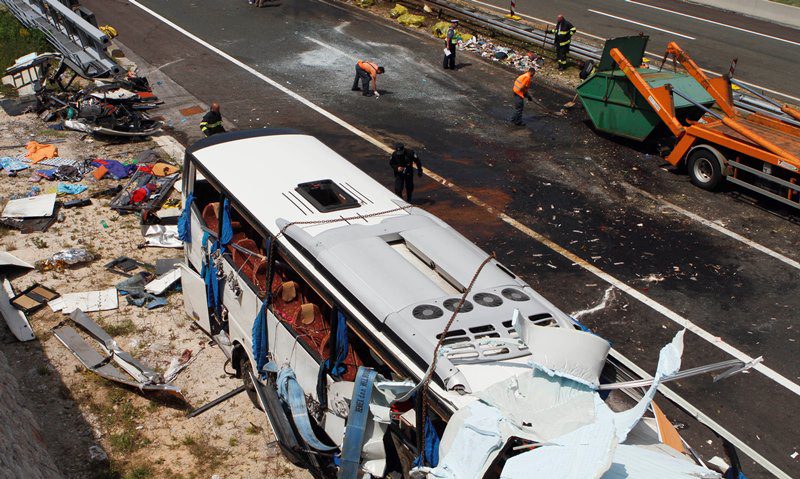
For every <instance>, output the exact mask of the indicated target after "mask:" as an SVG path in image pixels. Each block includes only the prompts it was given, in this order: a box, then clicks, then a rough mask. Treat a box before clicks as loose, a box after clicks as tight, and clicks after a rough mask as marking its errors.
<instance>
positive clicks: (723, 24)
mask: <svg viewBox="0 0 800 479" xmlns="http://www.w3.org/2000/svg"><path fill="white" fill-rule="evenodd" d="M625 1H626V2H627V3H633V4H634V5H641V6H643V7H648V8H652V9H655V10H660V11H662V12H668V13H672V14H674V15H680V16H682V17H686V18H691V19H693V20H698V21H701V22H706V23H711V24H713V25H718V26H720V27H725V28H730V29H732V30H738V31H740V32H745V33H749V34H751V35H758V36H759V37H764V38H769V39H771V40H777V41H779V42H785V43H789V44H791V45H796V46H799V47H800V43H798V42H793V41H791V40H787V39H785V38H780V37H775V36H772V35H767V34H766V33H759V32H754V31H753V30H747V29H746V28H741V27H734V26H733V25H728V24H726V23H720V22H715V21H714V20H707V19H705V18H702V17H696V16H694V15H689V14H688V13H682V12H676V11H674V10H670V9H668V8H662V7H657V6H655V5H648V4H646V3H641V2H636V1H634V0H625Z"/></svg>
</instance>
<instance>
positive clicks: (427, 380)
mask: <svg viewBox="0 0 800 479" xmlns="http://www.w3.org/2000/svg"><path fill="white" fill-rule="evenodd" d="M492 259H494V253H492V254H490V255H489V256H487V257H486V259H484V260H483V262H482V263H481V264H480V266H478V269H477V270H475V274H474V275H472V279H471V280H470V282H469V285H467V289H465V290H464V293H463V294H462V295H461V299H460V300H459V301H458V304H457V305H456V307H455V308H454V309H453V314H452V315H450V320H449V321H447V324H446V325H445V326H444V329H443V330H442V333H441V334H440V335H439V341H437V343H436V347H435V348H433V359H432V360H431V365H430V367H429V371H431V374H426V375H425V377H424V378H423V381H422V413H421V415H420V418H421V422H420V423H419V424H422V427H423V428H424V427H425V419H426V417H427V414H428V391H429V390H430V382H431V379H432V378H433V372H434V371H436V363H438V362H439V350H440V349H441V348H442V344H444V340H445V338H446V337H447V333H448V332H450V327H451V326H452V325H453V322H455V320H456V316H458V313H460V312H461V308H462V307H463V306H464V303H465V302H466V301H467V296H468V295H469V293H470V291H471V290H472V287H473V286H475V281H477V279H478V275H479V274H480V273H481V271H483V268H484V267H485V266H486V265H487V264H489V261H491V260H492ZM418 450H419V451H420V454H423V451H424V449H423V448H422V444H418Z"/></svg>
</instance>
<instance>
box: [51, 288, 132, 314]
mask: <svg viewBox="0 0 800 479" xmlns="http://www.w3.org/2000/svg"><path fill="white" fill-rule="evenodd" d="M47 305H48V306H50V309H52V310H53V312H59V311H61V312H62V313H63V314H70V313H72V312H73V311H75V310H76V309H80V310H81V311H85V312H92V311H109V310H112V309H117V308H118V307H119V300H118V298H117V290H116V289H115V288H109V289H104V290H101V291H84V292H80V293H67V294H64V295H62V296H61V297H60V298H57V299H54V300H53V301H50V302H49V303H47Z"/></svg>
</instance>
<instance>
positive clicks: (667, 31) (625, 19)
mask: <svg viewBox="0 0 800 479" xmlns="http://www.w3.org/2000/svg"><path fill="white" fill-rule="evenodd" d="M587 10H589V11H590V12H592V13H596V14H598V15H605V16H606V17H610V18H614V19H617V20H620V21H623V22H628V23H632V24H634V25H639V26H640V27H647V28H652V29H653V30H658V31H659V32H664V33H669V34H670V35H677V36H679V37H683V38H688V39H689V40H697V39H696V38H695V37H690V36H689V35H684V34H683V33H677V32H673V31H670V30H665V29H663V28H659V27H654V26H653V25H648V24H646V23H641V22H637V21H635V20H630V19H628V18H623V17H618V16H616V15H611V14H610V13H606V12H601V11H599V10H593V9H591V8H588V9H587Z"/></svg>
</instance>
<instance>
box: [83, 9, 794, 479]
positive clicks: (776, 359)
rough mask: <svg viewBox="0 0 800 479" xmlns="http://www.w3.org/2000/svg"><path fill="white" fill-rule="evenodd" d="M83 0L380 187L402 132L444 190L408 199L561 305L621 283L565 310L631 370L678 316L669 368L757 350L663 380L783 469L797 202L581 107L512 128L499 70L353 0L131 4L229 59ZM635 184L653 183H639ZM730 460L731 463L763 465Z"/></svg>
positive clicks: (134, 12)
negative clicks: (599, 128)
mask: <svg viewBox="0 0 800 479" xmlns="http://www.w3.org/2000/svg"><path fill="white" fill-rule="evenodd" d="M84 3H85V4H86V6H87V7H89V8H90V9H92V10H94V12H95V13H96V14H97V18H98V19H99V20H100V21H101V22H102V23H110V24H112V25H114V26H115V27H116V28H117V29H118V30H119V32H120V36H119V40H120V41H121V42H122V43H124V44H125V45H126V46H128V47H129V48H131V49H133V50H134V52H135V53H136V54H137V55H138V56H140V57H142V58H143V59H144V60H146V61H147V62H148V63H149V64H151V65H153V66H154V67H157V68H159V69H160V71H162V72H164V73H166V74H168V75H169V76H170V77H171V78H172V79H173V80H175V81H176V82H177V83H178V84H180V85H181V86H182V87H184V88H185V89H186V90H188V91H189V92H190V93H191V94H193V95H195V96H196V97H197V98H199V99H200V100H201V101H203V102H205V103H210V102H211V101H219V102H220V103H221V104H222V113H223V115H225V116H226V118H227V119H228V120H231V121H232V122H233V123H234V124H236V125H238V126H239V127H240V128H253V127H265V126H269V127H289V128H298V129H301V130H304V131H306V132H308V133H310V134H313V135H315V136H317V137H319V138H320V139H322V140H323V141H324V142H325V143H326V144H328V145H330V146H331V147H332V148H334V149H335V150H336V151H338V152H339V153H341V154H342V155H343V156H345V157H346V158H348V159H350V160H351V161H353V162H354V163H355V164H357V165H358V166H359V167H360V168H362V169H363V170H365V171H366V172H367V173H369V174H370V175H372V176H373V177H375V178H376V179H377V180H378V181H381V182H382V183H383V184H384V185H386V186H387V187H390V186H391V184H392V178H391V172H390V170H389V168H388V163H387V161H388V158H387V157H386V154H385V153H384V152H383V151H382V150H380V149H379V148H377V147H376V146H375V145H374V144H373V143H371V142H370V141H367V140H369V138H365V136H369V137H370V138H374V139H375V140H376V141H380V142H383V143H388V144H391V143H393V142H394V141H398V140H399V141H404V142H405V143H406V144H407V145H410V146H411V147H413V148H416V149H417V150H418V151H419V152H420V154H421V157H422V159H423V162H424V163H425V165H426V166H427V167H429V168H430V169H432V170H433V171H434V172H436V173H438V174H439V175H442V176H443V177H445V178H447V179H448V180H449V181H450V182H452V183H453V184H455V185H458V187H459V188H453V187H448V186H444V185H442V184H440V183H437V182H435V181H432V180H431V179H430V178H422V179H421V180H419V181H418V184H417V192H416V196H417V198H418V200H417V203H418V204H419V205H420V206H422V207H424V208H426V209H428V210H430V211H431V212H433V213H434V214H437V215H439V216H440V217H442V218H443V219H445V220H446V221H447V222H449V223H450V224H452V225H453V226H454V227H455V228H457V229H458V230H459V231H461V232H463V233H464V234H465V235H466V236H467V237H469V238H470V239H472V240H473V241H475V242H476V243H477V244H479V245H480V246H482V247H483V248H485V249H486V250H489V251H494V252H496V253H497V255H498V258H499V259H500V260H501V261H503V262H504V263H505V264H507V265H508V266H510V267H511V268H512V269H513V270H514V271H515V272H517V273H518V274H520V275H521V276H522V277H524V278H525V279H526V280H527V281H529V282H530V283H531V284H532V285H533V286H534V287H535V288H537V289H538V290H539V291H540V292H541V293H542V294H543V295H544V296H545V297H547V298H548V299H550V300H551V301H553V302H554V303H555V304H556V305H557V306H559V307H560V308H562V309H564V310H565V311H567V312H570V313H575V312H577V311H580V310H583V309H587V308H591V307H593V306H595V305H596V304H598V303H599V302H600V301H601V298H602V297H603V295H604V292H605V291H606V290H607V288H608V287H609V281H612V282H615V284H617V285H618V286H619V285H622V286H624V287H625V288H627V287H629V288H630V290H629V291H628V292H627V293H626V292H623V291H621V290H620V289H619V288H615V289H614V294H613V296H612V298H611V301H609V303H608V304H607V305H606V306H605V307H603V308H600V309H599V310H598V311H597V312H595V313H592V314H587V315H584V316H581V320H582V321H583V322H584V323H585V324H587V325H588V326H589V327H591V328H592V329H594V330H595V331H597V332H598V334H601V335H602V336H604V337H606V338H608V339H610V340H611V341H612V342H613V343H614V347H615V348H616V349H617V350H619V351H620V352H622V353H623V354H625V355H626V356H627V357H629V358H631V359H632V360H633V361H635V362H636V363H637V364H639V365H640V366H641V367H643V368H645V369H646V370H648V371H651V372H652V371H654V369H655V364H656V360H657V356H658V350H659V349H660V347H661V346H662V345H663V344H665V343H666V342H668V341H669V340H670V338H671V337H672V335H674V334H675V333H676V332H677V331H678V330H679V328H680V327H681V325H685V324H687V321H691V322H692V324H694V325H695V326H696V328H701V329H702V330H703V331H704V332H705V336H703V332H702V331H701V334H700V335H698V334H688V335H687V340H686V353H685V356H684V359H685V360H684V365H685V367H693V366H697V365H700V364H704V363H708V362H713V361H719V360H724V359H730V358H731V351H732V350H735V351H738V353H736V354H744V355H749V356H752V357H756V356H761V355H763V356H764V357H765V362H764V366H765V367H766V368H768V370H762V371H751V372H750V373H749V374H743V375H739V376H735V377H733V378H730V379H728V380H725V381H723V382H720V383H716V384H712V383H711V380H710V379H709V378H705V377H704V378H698V379H694V380H691V381H683V382H679V383H675V384H674V390H675V391H677V392H678V393H679V394H681V395H682V396H684V397H685V398H686V399H688V400H689V401H691V402H692V403H693V404H694V405H695V406H696V407H698V408H700V409H701V410H702V411H704V412H705V413H707V414H708V415H709V416H711V417H712V418H714V419H716V420H717V421H719V422H720V423H721V424H722V425H723V426H725V427H726V428H728V429H729V430H730V431H731V432H733V433H734V434H735V435H736V436H737V437H739V438H740V439H742V440H743V441H745V442H746V443H747V444H749V445H750V446H751V447H753V448H754V449H755V450H756V451H758V452H759V453H760V454H762V455H764V456H765V457H766V458H767V459H768V460H770V461H772V462H773V463H775V464H776V465H777V466H778V467H780V468H781V469H782V470H784V471H785V472H786V473H787V474H789V475H790V476H800V464H798V461H797V460H796V459H792V458H790V454H792V453H793V452H794V451H800V444H798V436H797V434H796V427H795V426H794V424H795V423H796V421H794V420H793V417H792V414H793V411H797V410H800V397H798V394H797V384H796V383H798V382H800V364H798V362H797V357H798V355H797V351H798V350H797V340H798V339H800V338H798V336H800V335H799V334H798V328H797V326H796V324H795V317H796V311H797V309H798V305H800V295H798V292H800V288H799V287H798V279H800V274H799V273H800V269H798V266H800V265H797V263H792V261H797V260H798V259H800V255H798V253H797V240H796V238H797V222H798V219H800V218H799V217H798V216H797V215H796V214H794V213H791V212H787V211H784V210H782V209H781V208H780V206H777V205H774V204H771V203H761V202H759V201H758V200H757V199H755V198H753V197H749V196H747V195H743V194H742V193H741V192H738V191H737V190H726V191H723V192H721V193H718V194H714V193H708V192H705V191H701V190H699V189H696V188H694V187H692V186H691V185H690V184H689V183H688V180H687V179H686V178H685V177H684V176H681V175H678V174H676V173H673V172H671V171H667V170H666V169H665V168H664V167H663V165H664V163H663V161H660V160H659V159H657V158H655V157H652V156H649V155H646V154H645V153H644V152H641V151H637V150H636V149H633V148H631V147H630V145H626V144H622V143H618V142H615V141H613V140H610V139H608V138H604V137H601V136H598V135H595V134H594V133H592V131H591V130H590V129H589V128H588V127H587V125H586V123H585V121H584V120H585V117H584V113H583V112H582V111H581V110H574V111H572V112H570V113H569V115H568V116H567V117H566V118H553V117H550V116H546V115H545V114H544V113H543V112H542V111H541V110H540V109H539V108H538V107H537V106H535V105H534V104H528V107H527V108H528V110H527V111H526V121H527V122H528V123H529V126H528V127H527V128H522V129H518V128H512V127H511V126H510V125H509V124H508V122H507V119H508V117H509V116H510V113H511V111H510V109H511V106H510V104H511V102H510V100H511V91H510V87H511V83H512V82H513V77H514V75H513V74H512V73H510V72H508V71H506V70H503V69H501V68H499V67H497V66H496V65H494V64H489V63H485V62H483V61H482V60H481V59H479V58H476V57H471V56H469V55H466V54H461V55H460V58H459V62H460V64H461V68H460V69H459V70H458V71H456V72H444V71H442V70H441V57H440V55H441V54H440V52H441V48H440V44H439V43H438V41H435V40H433V39H430V38H428V37H427V36H425V35H422V34H417V33H414V32H408V31H406V30H404V29H402V28H399V27H398V26H396V25H392V24H389V23H387V22H384V21H382V20H380V19H377V18H376V17H373V16H371V15H370V14H368V13H365V12H362V11H358V10H356V9H352V8H350V7H346V6H340V5H338V4H333V3H327V1H319V0H292V1H286V2H285V3H284V4H283V5H281V6H279V7H274V8H265V9H252V8H250V7H248V5H247V3H246V2H244V1H241V2H218V1H214V0H146V1H145V2H144V4H145V5H146V6H148V7H149V8H152V9H155V10H157V12H158V13H159V14H161V15H163V16H164V17H166V18H167V19H169V20H170V21H172V22H175V23H176V24H177V25H179V26H180V27H182V28H184V29H185V30H186V31H188V32H190V33H191V34H193V35H196V36H197V37H199V38H200V39H202V40H204V41H205V42H207V43H208V44H209V45H212V46H214V47H215V48H218V49H219V50H221V51H222V52H224V53H225V54H228V55H230V56H231V58H233V59H235V60H236V61H237V62H241V65H236V64H234V63H232V62H231V61H230V60H229V59H225V58H223V56H221V55H220V54H219V53H218V52H215V51H212V50H210V49H208V48H206V47H204V46H201V45H200V44H198V43H197V42H195V41H193V40H191V39H189V38H188V37H187V36H185V35H183V34H181V33H179V32H177V31H176V30H174V29H173V28H170V27H169V26H167V25H165V24H164V23H163V22H160V21H158V20H156V19H155V18H154V17H153V16H151V15H149V14H147V13H145V12H144V11H143V10H141V9H139V8H137V7H136V6H134V5H133V4H131V3H129V2H125V1H122V0H104V1H101V0H85V1H84ZM358 58H364V59H371V60H377V61H379V63H381V64H383V65H385V66H386V69H387V73H386V74H385V75H384V76H382V77H381V78H380V80H379V87H380V89H381V90H382V91H383V92H384V94H383V95H382V96H381V98H379V99H375V98H364V97H362V96H360V95H359V94H358V93H355V92H351V91H350V84H351V82H352V77H353V69H354V63H355V61H356V59H358ZM242 65H244V66H245V67H247V68H248V69H251V71H248V70H245V69H244V68H242V67H241V66H242ZM254 73H255V74H254ZM256 74H258V75H259V76H257V75H256ZM267 80H270V81H272V82H274V84H271V83H270V82H268V81H267ZM276 85H279V86H280V87H281V88H285V89H288V90H291V92H292V93H293V94H295V95H299V97H302V99H307V101H308V102H311V103H310V104H304V103H302V102H301V101H300V100H301V98H299V97H297V96H291V95H289V94H287V92H286V91H282V90H281V89H279V88H277V87H276ZM536 96H537V97H538V98H541V100H542V101H543V103H544V104H545V105H547V106H549V107H550V108H556V107H557V106H558V105H560V104H562V103H564V102H565V101H567V100H568V98H567V97H565V96H564V93H562V92H560V91H559V90H556V89H552V88H549V87H547V86H546V85H543V86H540V87H537V89H536ZM166 100H167V101H169V99H166ZM318 108H323V109H325V110H326V111H327V112H330V113H331V114H332V115H336V118H338V119H341V122H338V123H337V122H336V121H332V119H331V118H330V117H329V116H324V115H323V114H321V112H320V111H319V110H318ZM342 123H346V125H345V126H347V125H351V126H352V127H354V128H346V127H343V124H342ZM354 129H359V130H360V131H363V132H365V134H364V135H359V134H357V133H356V132H354ZM188 139H191V138H188ZM264 154H265V155H267V153H266V152H265V153H264ZM265 158H268V157H267V156H265ZM231 167H232V168H235V167H236V163H235V158H232V159H231ZM642 191H645V193H643V192H642ZM648 191H649V192H651V193H657V194H658V195H660V196H662V197H663V199H651V198H648V197H647V196H646V194H647V193H646V192H648ZM467 195H469V196H470V198H478V199H479V200H480V201H482V202H485V203H487V204H488V205H489V206H490V208H486V207H480V206H478V205H476V204H475V201H471V200H470V199H468V198H467ZM664 200H666V201H669V202H670V203H665V201H664ZM670 205H676V207H679V208H685V209H687V210H690V211H691V212H693V213H695V214H698V215H700V216H703V217H705V218H709V219H711V220H714V221H715V223H714V224H715V225H726V226H728V227H729V228H731V229H733V230H735V231H736V232H737V233H739V234H741V235H744V236H746V237H747V238H749V239H750V240H752V241H755V242H757V243H759V244H761V245H763V247H765V248H769V251H773V252H777V253H780V254H783V255H785V257H784V259H783V260H782V259H780V258H781V257H778V258H776V257H775V256H774V255H773V256H770V255H767V254H765V253H764V252H763V251H760V250H758V249H755V248H754V247H753V245H752V244H746V243H743V242H742V241H737V240H734V239H732V238H731V237H730V236H726V235H725V234H722V233H721V232H720V231H719V230H718V229H717V230H715V229H712V228H710V227H708V226H707V225H704V224H703V223H702V222H699V221H698V220H697V219H696V218H691V217H688V216H686V215H685V214H682V213H680V212H679V210H676V209H675V208H673V207H672V206H670ZM499 212H503V214H504V215H507V216H500V215H499ZM539 235H541V236H539ZM545 237H546V238H549V241H552V243H551V242H549V241H548V240H545V239H544V238H545ZM561 248H564V249H561ZM565 251H568V252H569V253H571V254H574V255H576V256H575V257H573V256H569V254H568V253H565ZM593 268H599V273H598V270H594V269H593ZM695 330H697V331H699V330H698V329H695ZM776 375H777V376H779V378H778V379H776ZM781 378H782V379H781ZM662 402H663V401H662ZM667 409H668V411H669V412H670V413H672V414H673V417H674V418H675V419H677V420H679V421H681V422H685V423H686V424H687V428H686V429H684V430H683V431H682V433H683V434H684V436H685V437H686V438H687V439H688V440H689V441H690V442H691V443H692V445H693V446H695V447H696V448H697V449H698V450H699V451H700V452H701V453H702V454H703V455H704V457H706V458H709V457H711V456H713V455H722V453H721V449H720V447H719V446H720V442H719V441H718V440H716V438H714V437H713V436H712V435H710V434H709V432H708V430H707V429H705V428H704V427H703V426H701V425H699V424H697V423H696V422H692V421H690V420H689V419H688V418H686V417H685V415H682V414H680V413H679V412H676V411H675V409H674V408H667ZM707 441H710V443H709V442H707ZM744 463H745V464H746V466H747V468H748V470H747V472H748V477H751V478H761V477H769V475H768V474H767V473H766V472H765V471H764V470H762V469H760V468H759V467H758V466H756V465H754V464H753V463H752V461H749V460H745V461H744Z"/></svg>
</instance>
